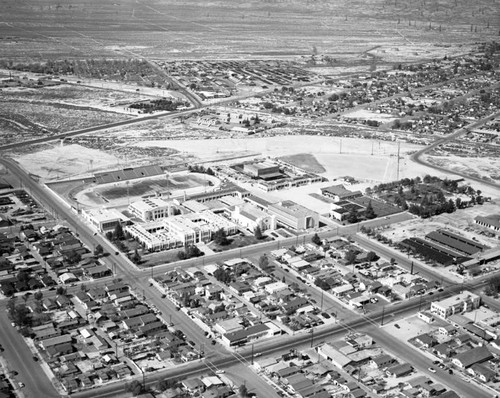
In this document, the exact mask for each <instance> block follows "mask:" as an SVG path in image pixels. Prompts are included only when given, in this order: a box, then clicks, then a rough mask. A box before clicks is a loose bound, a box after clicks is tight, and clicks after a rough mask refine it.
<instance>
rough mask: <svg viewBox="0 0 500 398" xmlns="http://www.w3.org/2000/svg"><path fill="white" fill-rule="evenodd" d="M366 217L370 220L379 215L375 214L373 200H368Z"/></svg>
mask: <svg viewBox="0 0 500 398" xmlns="http://www.w3.org/2000/svg"><path fill="white" fill-rule="evenodd" d="M365 217H366V218H367V219H368V220H372V219H374V218H376V217H377V215H376V214H375V211H374V210H373V206H372V201H371V200H370V201H369V202H368V205H367V206H366V210H365Z"/></svg>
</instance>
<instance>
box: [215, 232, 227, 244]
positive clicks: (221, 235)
mask: <svg viewBox="0 0 500 398" xmlns="http://www.w3.org/2000/svg"><path fill="white" fill-rule="evenodd" d="M214 242H215V243H216V244H218V245H219V246H225V245H227V244H229V239H227V234H226V231H225V230H224V228H220V229H218V230H217V232H215V234H214Z"/></svg>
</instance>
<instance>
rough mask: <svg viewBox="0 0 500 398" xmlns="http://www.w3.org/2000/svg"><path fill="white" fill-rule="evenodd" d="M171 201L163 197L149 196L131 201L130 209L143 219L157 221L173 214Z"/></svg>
mask: <svg viewBox="0 0 500 398" xmlns="http://www.w3.org/2000/svg"><path fill="white" fill-rule="evenodd" d="M171 210H172V209H171V203H169V202H166V201H164V200H163V199H161V198H147V199H143V200H140V201H138V202H134V203H131V204H130V205H129V206H128V211H129V212H130V213H132V214H133V215H134V216H136V217H138V218H140V219H141V220H142V221H155V220H161V219H163V218H166V217H168V216H169V215H171V213H170V212H171Z"/></svg>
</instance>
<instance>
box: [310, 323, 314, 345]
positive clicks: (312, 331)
mask: <svg viewBox="0 0 500 398" xmlns="http://www.w3.org/2000/svg"><path fill="white" fill-rule="evenodd" d="M313 342H314V327H312V328H311V348H312V346H313Z"/></svg>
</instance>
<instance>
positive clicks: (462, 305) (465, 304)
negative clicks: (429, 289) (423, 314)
mask: <svg viewBox="0 0 500 398" xmlns="http://www.w3.org/2000/svg"><path fill="white" fill-rule="evenodd" d="M480 304H481V297H479V296H478V295H477V294H474V293H471V292H469V291H463V292H462V293H459V294H456V295H455V296H452V297H449V298H447V299H444V300H441V301H433V302H432V304H431V313H433V314H436V315H437V316H439V317H440V318H442V319H446V318H448V317H449V316H450V315H454V314H460V313H463V312H468V311H472V310H473V309H476V308H479V305H480Z"/></svg>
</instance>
